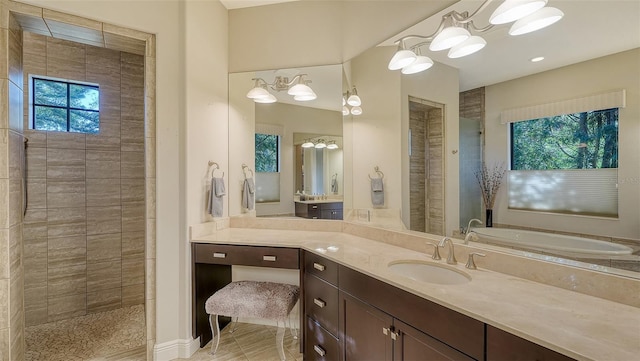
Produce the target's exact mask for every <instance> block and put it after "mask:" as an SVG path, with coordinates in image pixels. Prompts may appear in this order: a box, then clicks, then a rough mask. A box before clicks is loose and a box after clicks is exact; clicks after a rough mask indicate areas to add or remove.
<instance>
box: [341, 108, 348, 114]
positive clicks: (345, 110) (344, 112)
mask: <svg viewBox="0 0 640 361" xmlns="http://www.w3.org/2000/svg"><path fill="white" fill-rule="evenodd" d="M342 115H349V108H347V107H344V106H343V107H342Z"/></svg>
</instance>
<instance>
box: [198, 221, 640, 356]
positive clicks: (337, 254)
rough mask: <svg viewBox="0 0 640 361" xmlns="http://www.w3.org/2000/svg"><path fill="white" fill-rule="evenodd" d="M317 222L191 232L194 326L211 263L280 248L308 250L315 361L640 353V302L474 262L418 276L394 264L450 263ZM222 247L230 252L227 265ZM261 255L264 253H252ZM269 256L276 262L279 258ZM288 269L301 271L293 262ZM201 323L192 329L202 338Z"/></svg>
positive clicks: (308, 320) (307, 313) (306, 327)
mask: <svg viewBox="0 0 640 361" xmlns="http://www.w3.org/2000/svg"><path fill="white" fill-rule="evenodd" d="M258 222H260V221H258ZM270 222H271V223H270V224H271V226H272V227H273V225H274V223H273V220H270ZM287 222H289V223H287ZM290 222H291V220H288V221H284V220H283V221H282V225H284V224H285V223H286V224H289V225H290V224H291V223H290ZM315 222H318V223H313V226H310V225H309V223H308V222H307V221H304V220H300V221H296V222H294V223H299V225H298V228H297V229H305V227H307V229H309V230H284V229H265V228H269V227H264V228H254V229H249V228H225V229H220V230H217V231H215V232H213V233H212V234H208V235H205V234H203V235H196V236H195V237H193V238H192V240H191V241H192V243H193V250H194V258H193V259H194V274H195V276H194V293H195V294H194V310H193V312H194V320H195V321H194V325H195V324H196V323H197V324H200V325H202V321H197V319H198V316H197V314H198V313H201V312H203V310H204V308H203V307H199V305H198V302H200V301H198V299H201V298H202V297H204V296H203V295H204V294H206V293H208V292H211V289H206V288H207V287H209V286H205V287H204V288H203V286H202V285H201V284H200V283H203V282H205V283H206V282H209V281H208V280H206V279H207V278H208V277H211V273H210V272H217V271H215V270H214V269H210V270H205V268H203V267H208V266H204V264H207V263H208V262H223V263H224V262H226V263H225V265H228V264H237V262H240V263H242V264H252V265H257V266H261V265H265V263H264V260H263V259H261V258H260V257H264V256H265V255H271V253H273V252H276V251H282V252H285V253H289V252H290V253H291V255H292V256H293V257H294V258H295V255H296V254H298V257H300V258H299V261H298V262H299V263H298V265H297V267H299V269H300V273H301V279H300V285H301V289H302V293H301V299H300V312H301V315H300V316H301V329H302V330H303V331H304V332H303V333H302V334H303V338H302V340H301V345H302V346H303V347H304V355H305V359H307V360H367V359H372V358H373V356H374V355H375V356H376V357H375V359H379V358H380V357H379V356H380V355H384V359H386V360H405V359H406V360H408V359H434V358H435V357H436V356H435V355H437V357H438V358H439V359H440V358H441V359H450V360H533V359H536V360H571V359H579V360H603V359H616V360H626V359H633V358H634V357H635V356H634V355H636V354H637V352H639V351H640V344H639V342H638V338H637V334H638V331H640V313H639V312H638V308H637V307H633V306H628V305H624V304H620V303H616V302H612V301H607V300H604V299H601V298H596V297H592V296H587V295H584V294H580V293H577V292H572V291H569V290H565V289H560V288H558V287H552V286H548V285H544V284H541V283H536V282H533V281H529V280H525V279H521V278H517V277H514V276H509V275H507V274H503V273H498V272H493V271H489V270H486V269H482V267H480V269H478V270H468V269H465V268H464V266H463V265H462V264H457V265H454V266H451V267H452V268H455V269H456V270H458V271H459V272H464V273H465V274H467V275H468V276H469V277H470V281H469V282H467V283H464V284H456V285H442V284H429V283H427V282H422V281H415V280H412V279H409V278H406V277H403V276H401V275H398V274H396V273H394V272H391V271H390V268H389V265H390V264H393V263H394V262H398V261H399V260H400V261H402V260H417V261H420V262H424V263H429V264H433V263H435V264H437V265H442V264H443V263H445V262H444V261H439V262H438V261H434V260H431V258H430V255H427V254H425V253H423V252H416V251H414V250H411V249H407V248H403V247H397V246H393V245H390V244H386V243H383V242H377V241H373V240H370V239H367V238H365V237H362V236H356V235H353V234H348V233H345V232H344V231H337V230H342V227H347V223H344V225H341V224H339V223H338V222H330V221H315ZM336 224H337V225H336ZM282 225H279V226H280V227H282ZM276 226H277V225H276ZM338 226H340V227H338ZM293 227H296V226H295V225H294V226H293ZM314 227H315V228H314ZM321 228H324V229H325V230H326V231H324V232H323V231H319V229H321ZM374 231H375V229H374ZM396 242H397V240H396ZM212 247H213V248H212ZM226 247H231V248H226ZM456 247H457V248H456V252H460V254H459V255H458V258H459V259H460V260H466V257H465V256H466V252H468V251H466V250H465V246H463V245H459V244H456ZM214 248H215V249H214ZM232 251H233V252H232ZM265 252H266V253H265ZM296 252H299V253H296ZM445 252H446V251H445ZM215 253H226V254H227V258H226V261H220V259H221V258H220V257H221V256H220V255H218V256H217V257H216V256H215ZM232 253H233V254H236V253H237V254H238V255H237V256H232ZM252 254H257V255H258V256H259V257H258V258H257V259H255V260H249V261H246V260H245V259H243V258H242V257H248V258H249V259H251V257H253V256H251V255H252ZM240 255H242V256H240ZM443 256H446V253H445V254H444V255H443ZM489 256H490V255H488V256H487V259H486V260H487V261H490V260H489V259H488V258H489ZM234 257H235V258H234ZM270 259H272V258H270ZM277 259H278V260H280V259H283V258H280V257H278V258H277ZM483 260H484V259H483ZM245 262H247V263H245ZM268 262H269V263H267V264H266V266H267V267H273V266H274V265H276V263H273V262H274V261H268ZM285 265H286V266H285V267H289V268H290V267H296V265H295V262H292V263H290V264H289V263H285ZM445 265H446V264H445ZM446 266H447V267H449V266H448V265H446ZM203 272H204V273H203ZM222 272H223V274H224V272H226V271H224V270H223V271H222ZM229 280H230V279H229ZM224 282H228V281H224ZM205 317H206V314H205ZM203 321H206V318H205V319H204V320H203ZM611 325H616V327H615V329H614V328H612V327H610V326H611ZM205 326H206V327H207V328H208V324H205ZM203 327H204V326H203ZM197 328H198V327H197V326H195V327H194V337H197V336H201V334H198V333H196V331H197ZM204 343H205V342H201V344H204ZM429 355H434V356H433V357H431V356H429Z"/></svg>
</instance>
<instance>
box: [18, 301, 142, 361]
mask: <svg viewBox="0 0 640 361" xmlns="http://www.w3.org/2000/svg"><path fill="white" fill-rule="evenodd" d="M25 339H26V355H25V359H26V361H45V360H46V361H76V360H96V361H97V360H100V361H103V360H104V361H106V360H109V361H112V360H122V361H124V360H128V361H133V360H145V359H146V357H145V351H146V346H145V344H146V342H145V322H144V305H137V306H132V307H125V308H121V309H118V310H113V311H107V312H100V313H93V314H90V315H87V316H82V317H76V318H72V319H68V320H62V321H56V322H50V323H45V324H42V325H37V326H30V327H27V328H25Z"/></svg>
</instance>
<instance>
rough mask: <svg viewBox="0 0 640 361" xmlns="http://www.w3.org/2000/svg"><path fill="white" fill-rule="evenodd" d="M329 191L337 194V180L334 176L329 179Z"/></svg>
mask: <svg viewBox="0 0 640 361" xmlns="http://www.w3.org/2000/svg"><path fill="white" fill-rule="evenodd" d="M331 193H333V194H338V180H337V179H335V178H334V179H332V180H331Z"/></svg>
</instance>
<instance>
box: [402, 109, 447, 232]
mask: <svg viewBox="0 0 640 361" xmlns="http://www.w3.org/2000/svg"><path fill="white" fill-rule="evenodd" d="M409 127H410V128H411V158H410V161H409V166H410V180H409V181H410V183H411V184H410V187H409V188H410V195H409V199H410V203H411V204H410V212H411V214H410V225H411V230H414V231H420V232H428V233H433V234H444V184H443V181H442V180H443V174H444V173H443V168H444V164H443V161H442V159H443V156H444V154H443V145H442V139H443V115H442V109H441V108H437V107H433V106H429V105H425V104H421V103H419V102H414V101H410V102H409Z"/></svg>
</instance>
